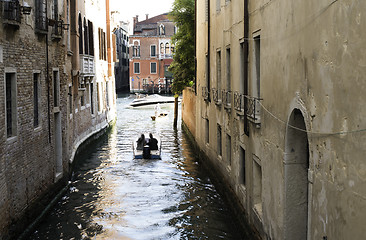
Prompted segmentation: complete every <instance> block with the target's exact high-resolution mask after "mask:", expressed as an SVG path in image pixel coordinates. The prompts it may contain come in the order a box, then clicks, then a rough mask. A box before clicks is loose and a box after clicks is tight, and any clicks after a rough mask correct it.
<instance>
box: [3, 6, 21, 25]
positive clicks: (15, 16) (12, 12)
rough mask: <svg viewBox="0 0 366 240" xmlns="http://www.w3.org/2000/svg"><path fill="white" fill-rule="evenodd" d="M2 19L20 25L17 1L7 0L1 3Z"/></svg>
mask: <svg viewBox="0 0 366 240" xmlns="http://www.w3.org/2000/svg"><path fill="white" fill-rule="evenodd" d="M3 4H4V5H3V6H4V7H3V9H4V15H3V17H4V19H6V20H12V21H17V22H19V23H20V20H21V15H20V4H19V1H18V0H7V1H3Z"/></svg>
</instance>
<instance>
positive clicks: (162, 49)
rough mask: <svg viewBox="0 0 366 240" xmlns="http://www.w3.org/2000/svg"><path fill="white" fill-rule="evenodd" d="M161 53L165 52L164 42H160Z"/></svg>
mask: <svg viewBox="0 0 366 240" xmlns="http://www.w3.org/2000/svg"><path fill="white" fill-rule="evenodd" d="M160 54H164V43H160Z"/></svg>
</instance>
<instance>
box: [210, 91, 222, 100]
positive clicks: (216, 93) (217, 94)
mask: <svg viewBox="0 0 366 240" xmlns="http://www.w3.org/2000/svg"><path fill="white" fill-rule="evenodd" d="M211 91H212V99H213V101H214V103H216V104H221V92H220V90H218V89H217V88H212V90H211Z"/></svg>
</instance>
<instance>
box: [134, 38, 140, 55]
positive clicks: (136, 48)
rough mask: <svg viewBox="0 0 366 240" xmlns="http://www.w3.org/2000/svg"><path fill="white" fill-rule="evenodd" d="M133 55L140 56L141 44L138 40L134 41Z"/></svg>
mask: <svg viewBox="0 0 366 240" xmlns="http://www.w3.org/2000/svg"><path fill="white" fill-rule="evenodd" d="M132 56H133V57H140V44H139V42H138V41H135V42H134V43H133V51H132Z"/></svg>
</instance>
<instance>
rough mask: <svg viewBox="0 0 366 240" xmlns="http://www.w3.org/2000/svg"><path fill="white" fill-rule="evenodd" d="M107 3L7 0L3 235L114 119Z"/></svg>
mask: <svg viewBox="0 0 366 240" xmlns="http://www.w3.org/2000/svg"><path fill="white" fill-rule="evenodd" d="M92 2H94V3H92ZM108 4H109V3H108V0H107V1H99V3H98V6H97V4H96V3H95V1H91V0H90V1H85V3H84V1H76V0H34V1H27V2H25V1H18V0H9V1H0V8H1V13H0V76H2V79H3V81H2V83H1V84H0V105H2V106H3V107H1V108H0V132H1V134H0V136H1V139H0V196H1V197H0V239H14V238H16V237H17V236H18V235H19V234H20V233H22V232H23V231H24V229H25V228H26V226H27V225H28V224H29V223H30V222H31V221H32V220H34V219H35V217H36V216H38V214H39V213H40V211H41V210H42V209H43V207H45V205H46V204H47V203H48V202H49V201H50V199H51V198H52V197H53V196H54V194H55V193H57V192H58V191H59V190H60V189H61V188H62V187H63V186H65V185H66V184H67V182H68V180H69V175H70V170H71V165H72V163H73V161H74V157H75V154H76V152H77V151H78V149H79V147H80V146H81V145H82V144H83V143H84V142H86V141H87V140H89V139H91V138H93V137H96V136H98V134H100V133H101V132H103V131H104V130H105V129H106V128H107V127H108V126H109V125H110V124H111V123H112V122H113V120H114V119H115V94H114V77H113V64H112V62H111V61H109V56H110V55H111V54H112V49H111V44H110V43H109V42H110V41H111V37H110V35H111V32H110V29H108V17H109V9H108ZM100 11H102V14H100V13H99V14H95V13H98V12H100ZM96 16H98V18H97V17H96ZM109 63H110V64H109ZM109 66H111V67H109Z"/></svg>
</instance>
